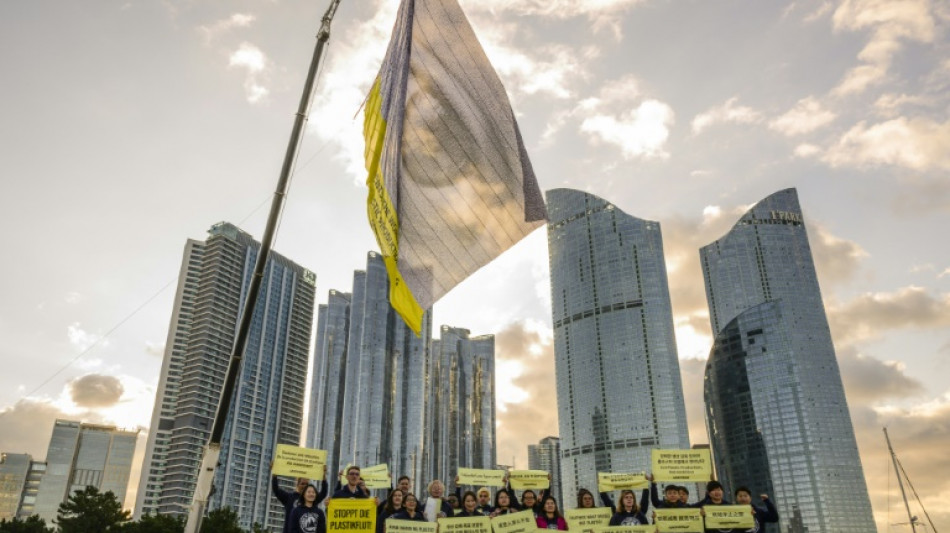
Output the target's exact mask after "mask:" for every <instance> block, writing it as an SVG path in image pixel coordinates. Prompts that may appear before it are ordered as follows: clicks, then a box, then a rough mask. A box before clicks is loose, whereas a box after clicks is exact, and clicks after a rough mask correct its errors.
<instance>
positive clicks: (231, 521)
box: [201, 507, 246, 533]
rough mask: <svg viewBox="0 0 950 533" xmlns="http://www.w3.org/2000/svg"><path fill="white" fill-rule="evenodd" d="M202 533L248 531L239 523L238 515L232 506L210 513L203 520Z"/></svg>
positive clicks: (243, 532)
mask: <svg viewBox="0 0 950 533" xmlns="http://www.w3.org/2000/svg"><path fill="white" fill-rule="evenodd" d="M201 533H246V532H245V531H244V530H243V529H241V526H240V525H239V524H238V515H237V513H236V512H234V509H231V508H230V507H222V508H220V509H215V510H214V511H211V512H210V513H208V516H207V517H205V519H204V520H202V521H201Z"/></svg>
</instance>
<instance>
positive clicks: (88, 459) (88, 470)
mask: <svg viewBox="0 0 950 533" xmlns="http://www.w3.org/2000/svg"><path fill="white" fill-rule="evenodd" d="M136 438H138V430H135V431H124V430H120V429H117V428H116V427H115V426H103V425H96V424H83V423H80V422H76V421H72V420H56V422H55V423H54V425H53V434H52V436H51V437H50V441H49V448H48V450H47V452H46V464H47V466H46V473H45V475H43V479H42V481H41V482H40V486H39V490H38V491H37V494H36V504H35V506H34V509H33V514H36V515H39V516H40V518H42V519H43V520H46V521H47V522H51V521H52V520H53V519H54V518H56V512H57V510H58V509H59V504H61V503H63V502H64V501H66V499H67V498H68V497H69V496H70V495H71V494H72V493H73V492H75V491H77V490H83V489H85V488H86V487H88V486H92V487H96V488H97V489H99V490H100V491H101V492H107V491H112V493H113V494H115V496H116V499H118V500H119V502H120V503H121V504H123V506H124V505H125V492H126V488H127V487H128V484H129V474H130V473H131V472H132V455H133V454H134V453H135V439H136Z"/></svg>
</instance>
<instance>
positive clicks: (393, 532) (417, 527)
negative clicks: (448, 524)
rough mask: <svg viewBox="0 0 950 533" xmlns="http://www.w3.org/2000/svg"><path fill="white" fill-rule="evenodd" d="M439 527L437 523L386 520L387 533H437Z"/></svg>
mask: <svg viewBox="0 0 950 533" xmlns="http://www.w3.org/2000/svg"><path fill="white" fill-rule="evenodd" d="M438 530H439V526H438V525H437V524H436V523H435V522H422V521H419V520H393V519H392V518H389V519H387V520H386V533H436V532H437V531H438Z"/></svg>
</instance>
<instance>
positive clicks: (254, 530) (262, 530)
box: [251, 522, 270, 533]
mask: <svg viewBox="0 0 950 533" xmlns="http://www.w3.org/2000/svg"><path fill="white" fill-rule="evenodd" d="M251 533H270V530H269V529H267V528H266V527H264V526H262V525H260V524H258V523H257V522H254V525H253V526H251Z"/></svg>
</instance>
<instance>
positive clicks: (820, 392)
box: [700, 189, 875, 533]
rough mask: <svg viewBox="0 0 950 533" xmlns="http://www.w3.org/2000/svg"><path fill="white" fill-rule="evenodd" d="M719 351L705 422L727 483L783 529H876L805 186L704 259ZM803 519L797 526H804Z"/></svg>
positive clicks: (773, 199) (780, 195)
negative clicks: (802, 196) (821, 283)
mask: <svg viewBox="0 0 950 533" xmlns="http://www.w3.org/2000/svg"><path fill="white" fill-rule="evenodd" d="M700 259H701V262H702V268H703V277H704V278H705V283H706V297H707V300H708V303H709V315H710V321H711V324H712V329H713V333H714V335H715V342H714V345H713V348H712V351H711V352H710V356H709V360H708V362H707V364H706V378H705V391H704V393H705V400H706V420H707V428H708V430H709V438H710V444H711V445H712V450H713V456H714V460H715V463H716V470H717V472H718V474H719V478H720V480H721V481H722V482H723V484H724V485H725V486H726V488H727V490H728V491H730V492H731V491H732V490H734V489H735V488H736V487H737V486H740V485H746V486H748V487H750V488H751V489H752V491H753V494H758V493H768V494H770V495H772V496H773V498H774V501H775V503H776V505H777V506H778V508H779V515H780V516H781V517H782V523H781V524H780V526H781V530H782V531H785V530H786V529H788V526H789V525H790V524H791V522H789V520H790V519H791V518H792V517H793V516H796V513H797V512H800V521H801V523H802V524H804V527H807V530H808V531H810V532H811V533H822V532H827V533H832V532H833V533H848V532H854V533H857V532H867V531H874V530H875V525H874V520H873V517H872V514H871V506H870V502H869V499H868V492H867V486H866V484H865V480H864V473H863V470H862V468H861V461H860V458H859V456H858V449H857V444H856V442H855V437H854V430H853V428H852V425H851V417H850V414H849V412H848V404H847V401H846V399H845V394H844V388H843V386H842V383H841V374H840V372H839V370H838V362H837V359H836V358H835V350H834V344H833V343H832V339H831V332H830V329H829V327H828V320H827V317H826V316H825V309H824V305H823V304H822V300H821V291H820V290H819V287H818V278H817V275H816V273H815V265H814V262H813V259H812V255H811V249H810V248H809V245H808V236H807V234H806V231H805V225H804V219H803V216H802V211H801V207H800V206H799V203H798V195H797V193H796V191H795V190H794V189H786V190H783V191H779V192H777V193H775V194H773V195H771V196H769V197H768V198H765V199H764V200H762V201H761V202H759V203H758V204H756V205H755V206H753V207H752V208H751V209H750V210H749V211H748V212H746V213H745V215H743V216H742V217H741V218H740V219H739V221H738V222H737V223H736V224H735V226H733V228H732V229H731V230H730V231H729V233H728V234H726V236H724V237H722V238H721V239H719V240H717V241H715V242H713V243H711V244H709V245H707V246H705V247H703V248H702V249H701V250H700ZM796 520H797V519H796Z"/></svg>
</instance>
